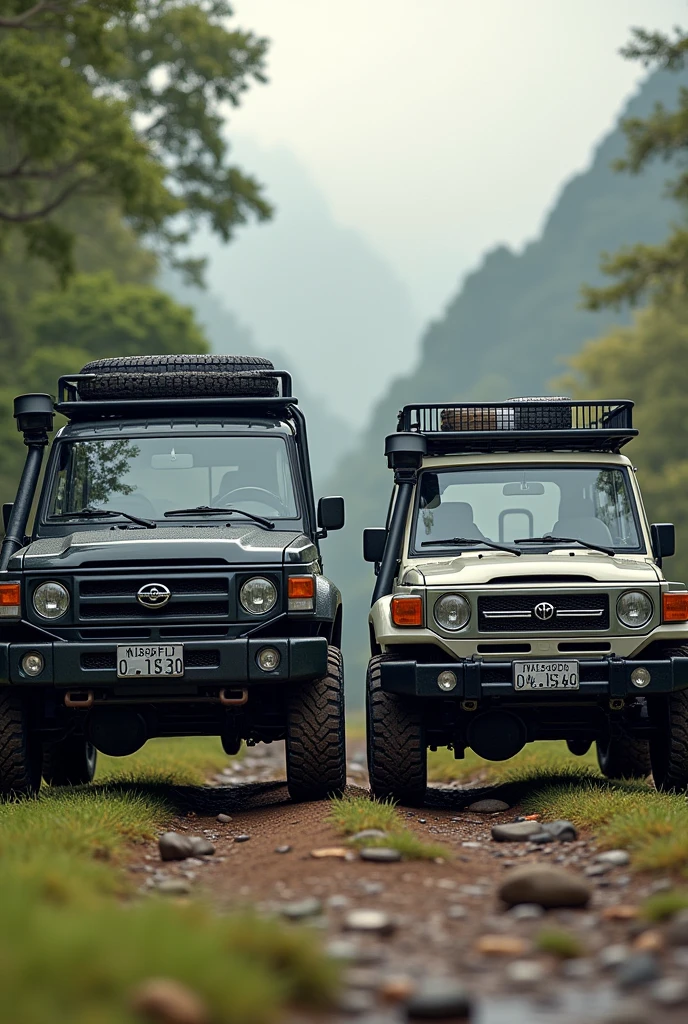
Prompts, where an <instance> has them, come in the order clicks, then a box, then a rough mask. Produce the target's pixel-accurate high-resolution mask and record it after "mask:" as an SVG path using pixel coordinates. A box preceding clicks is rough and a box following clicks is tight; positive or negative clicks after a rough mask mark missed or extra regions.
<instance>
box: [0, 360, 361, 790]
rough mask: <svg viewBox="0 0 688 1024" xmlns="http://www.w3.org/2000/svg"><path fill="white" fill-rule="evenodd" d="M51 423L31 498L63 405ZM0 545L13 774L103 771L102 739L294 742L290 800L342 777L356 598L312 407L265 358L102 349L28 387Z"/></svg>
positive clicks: (14, 779) (4, 730) (73, 780)
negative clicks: (345, 587) (307, 409)
mask: <svg viewBox="0 0 688 1024" xmlns="http://www.w3.org/2000/svg"><path fill="white" fill-rule="evenodd" d="M55 411H57V412H58V413H60V414H62V415H63V416H64V417H66V419H67V424H66V425H65V426H63V427H62V428H61V429H60V430H59V431H58V432H57V434H56V437H55V440H54V443H53V444H52V447H51V449H50V454H49V457H48V459H47V463H46V466H45V473H44V475H43V482H42V486H41V488H40V494H39V495H38V497H37V499H36V506H35V507H36V511H35V517H34V521H33V527H32V530H31V532H30V534H29V535H28V536H27V522H28V519H29V514H30V509H31V507H32V504H33V503H34V499H35V496H36V494H37V490H38V484H39V478H40V473H41V468H42V458H43V453H44V450H45V449H46V447H47V445H48V432H49V431H50V430H51V429H52V423H53V415H54V412H55ZM15 416H16V419H17V425H18V428H19V430H20V431H22V432H23V434H24V440H25V443H26V445H27V449H28V450H27V458H26V464H25V467H24V471H23V474H22V478H21V482H20V484H19V487H18V490H17V495H16V498H15V501H14V503H13V504H12V505H5V506H4V508H3V513H4V517H5V524H6V535H5V539H4V542H3V546H2V553H1V555H0V619H1V623H0V792H1V793H3V794H5V795H8V794H11V793H32V792H35V791H36V790H37V789H38V787H39V785H40V780H41V776H42V777H43V778H45V779H46V780H47V781H48V782H50V783H53V784H59V785H65V784H82V783H85V782H89V781H90V780H91V779H92V778H93V773H94V769H95V758H96V750H100V751H103V752H104V753H106V754H110V755H114V756H118V755H126V754H130V753H133V752H134V751H136V750H137V749H138V748H140V747H141V746H142V745H143V744H144V743H145V742H146V741H147V740H148V739H149V738H150V737H154V736H189V735H195V736H200V735H219V736H220V737H221V739H222V744H223V746H224V749H225V750H226V751H227V753H228V754H234V753H237V752H238V750H239V748H240V745H241V743H242V741H246V742H247V743H249V744H253V743H257V742H268V743H269V742H271V741H273V740H280V739H284V740H286V768H287V784H288V788H289V792H290V794H291V796H292V798H294V799H297V800H303V799H316V798H320V797H325V796H327V795H328V794H330V793H339V792H341V791H342V789H343V788H344V785H345V782H346V775H345V750H344V694H343V669H342V657H341V653H340V644H341V622H342V618H341V617H342V608H341V596H340V593H339V591H338V590H337V588H336V587H335V586H334V584H333V583H332V582H331V581H330V580H328V579H327V578H326V577H325V576H324V575H323V571H322V558H321V553H320V541H321V539H322V538H323V537H325V536H326V535H327V532H328V530H335V529H339V528H341V527H342V526H343V525H344V504H343V500H342V499H341V498H336V497H330V498H321V499H320V501H319V503H318V505H317V508H316V504H315V500H314V495H313V486H312V480H311V470H310V463H309V455H308V440H307V432H306V422H305V419H304V416H303V413H302V412H301V410H300V409H299V406H298V404H297V400H296V399H295V398H294V397H293V396H292V393H291V378H290V376H289V374H287V373H282V372H278V371H275V370H274V368H273V366H272V364H271V363H270V362H269V361H268V360H265V359H258V358H252V357H241V356H237V357H232V356H146V357H131V358H117V359H103V360H97V361H95V362H93V363H89V364H87V366H85V367H84V369H83V370H82V371H81V373H78V374H75V375H73V376H66V377H62V378H60V382H59V397H58V401H57V402H56V403H55V405H54V406H53V403H52V400H51V399H50V398H49V396H47V395H23V396H21V397H19V398H18V399H16V401H15Z"/></svg>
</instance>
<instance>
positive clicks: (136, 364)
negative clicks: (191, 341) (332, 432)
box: [79, 355, 278, 400]
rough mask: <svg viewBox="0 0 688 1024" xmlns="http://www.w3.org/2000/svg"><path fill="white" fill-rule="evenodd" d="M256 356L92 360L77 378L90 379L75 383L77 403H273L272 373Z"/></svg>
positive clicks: (270, 366)
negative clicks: (196, 399) (170, 400)
mask: <svg viewBox="0 0 688 1024" xmlns="http://www.w3.org/2000/svg"><path fill="white" fill-rule="evenodd" d="M273 369H274V366H273V364H272V363H271V362H270V360H269V359H263V358H262V357H261V356H224V355H161V356H116V357H113V358H110V359H94V360H92V361H91V362H90V363H86V365H85V366H84V367H83V368H82V370H81V373H92V374H94V376H93V377H92V378H91V379H90V380H82V381H80V382H79V394H80V396H81V398H82V399H87V400H88V399H106V398H114V399H126V398H193V397H214V398H222V397H224V396H236V397H240V396H247V397H263V398H270V397H274V396H275V395H277V393H278V381H277V379H276V378H275V377H271V376H268V375H267V374H266V373H264V372H261V371H265V370H273Z"/></svg>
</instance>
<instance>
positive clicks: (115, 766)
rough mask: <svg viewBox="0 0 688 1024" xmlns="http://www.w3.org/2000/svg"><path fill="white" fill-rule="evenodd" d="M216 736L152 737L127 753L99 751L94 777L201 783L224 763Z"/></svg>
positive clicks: (226, 758) (131, 781) (225, 760)
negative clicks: (118, 753)
mask: <svg viewBox="0 0 688 1024" xmlns="http://www.w3.org/2000/svg"><path fill="white" fill-rule="evenodd" d="M228 760H229V759H228V757H227V754H225V752H224V750H223V749H222V746H221V745H220V740H219V739H218V737H217V736H187V737H185V738H184V739H181V738H177V737H175V738H173V739H152V740H149V741H148V743H146V745H145V746H144V747H142V748H141V750H138V751H137V752H136V753H135V754H131V756H129V757H108V756H107V755H106V754H99V755H98V768H97V774H96V779H97V781H98V782H102V783H108V782H109V783H112V782H129V783H132V784H133V783H135V782H136V783H138V784H139V785H141V784H144V783H156V784H161V783H169V784H172V785H175V786H201V785H203V783H204V782H206V781H207V779H208V778H209V777H210V776H211V775H213V774H215V773H217V772H219V771H221V770H222V769H223V768H225V767H226V766H227V763H228Z"/></svg>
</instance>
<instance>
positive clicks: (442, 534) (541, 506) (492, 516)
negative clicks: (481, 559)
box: [412, 465, 644, 556]
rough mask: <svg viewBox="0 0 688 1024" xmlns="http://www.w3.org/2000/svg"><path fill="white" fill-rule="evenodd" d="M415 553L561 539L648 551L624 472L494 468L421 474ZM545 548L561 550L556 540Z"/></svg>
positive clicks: (586, 468)
mask: <svg viewBox="0 0 688 1024" xmlns="http://www.w3.org/2000/svg"><path fill="white" fill-rule="evenodd" d="M415 515H416V519H415V524H414V532H413V543H412V550H413V551H414V553H415V554H423V555H428V556H431V555H433V556H437V554H438V553H441V552H442V550H443V544H442V543H441V542H442V541H446V542H447V544H446V547H447V550H448V551H449V550H450V549H451V548H452V546H456V545H452V542H453V541H454V540H455V539H458V538H461V539H463V540H465V541H467V542H471V541H472V542H473V543H472V544H471V548H477V549H479V548H480V542H481V541H491V542H493V543H498V544H513V542H514V541H517V540H518V541H520V542H523V543H521V544H519V546H520V547H521V549H522V550H523V551H524V552H528V551H533V552H534V551H537V550H538V544H537V543H536V542H534V543H532V544H529V543H528V542H527V541H528V539H529V538H543V537H552V538H555V537H560V538H565V539H567V540H578V541H580V542H581V543H582V544H588V545H591V546H593V545H600V546H602V547H603V548H613V549H614V550H617V551H643V550H644V545H643V542H642V538H641V535H640V530H639V526H638V516H637V510H636V507H635V503H634V499H633V492H632V490H631V488H630V485H629V481H628V475H627V470H626V469H624V468H617V467H609V466H582V465H575V466H561V465H559V466H556V465H541V466H523V465H520V466H498V467H497V466H495V467H494V468H490V467H480V468H466V469H454V468H452V469H442V470H429V469H426V470H424V471H423V472H422V473H421V474H420V477H419V482H418V499H417V502H416V513H415ZM539 546H540V548H543V547H544V548H552V547H556V542H555V541H553V540H548V541H543V542H542V543H541V544H540V545H539Z"/></svg>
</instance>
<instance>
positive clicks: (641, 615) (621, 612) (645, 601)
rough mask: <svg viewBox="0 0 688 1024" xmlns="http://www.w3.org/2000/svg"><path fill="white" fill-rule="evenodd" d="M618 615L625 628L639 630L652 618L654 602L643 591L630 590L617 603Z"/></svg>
mask: <svg viewBox="0 0 688 1024" xmlns="http://www.w3.org/2000/svg"><path fill="white" fill-rule="evenodd" d="M616 614H617V615H618V617H619V622H623V624H624V626H631V627H632V628H634V629H637V628H638V627H639V626H644V625H645V623H647V622H649V621H650V619H651V618H652V601H651V600H650V598H649V597H648V596H647V594H644V593H643V591H642V590H629V591H627V592H626V593H625V594H622V595H621V597H620V598H619V600H618V601H617V602H616Z"/></svg>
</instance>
